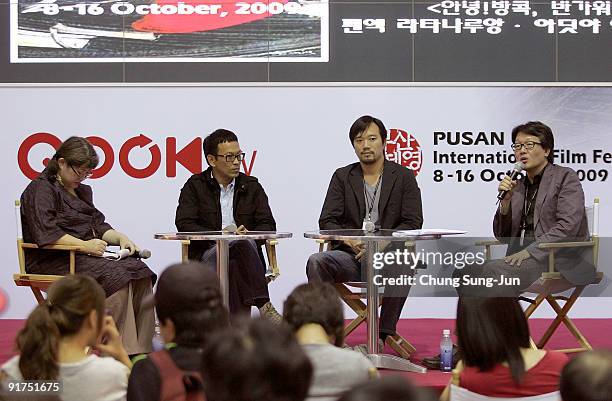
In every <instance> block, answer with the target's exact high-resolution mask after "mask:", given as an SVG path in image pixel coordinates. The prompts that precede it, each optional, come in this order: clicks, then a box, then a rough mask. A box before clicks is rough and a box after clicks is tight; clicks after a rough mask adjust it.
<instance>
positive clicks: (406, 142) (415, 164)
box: [385, 128, 423, 176]
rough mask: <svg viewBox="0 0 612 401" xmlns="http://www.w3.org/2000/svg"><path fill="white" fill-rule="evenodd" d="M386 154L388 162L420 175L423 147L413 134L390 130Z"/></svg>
mask: <svg viewBox="0 0 612 401" xmlns="http://www.w3.org/2000/svg"><path fill="white" fill-rule="evenodd" d="M385 152H386V154H387V159H388V160H390V161H393V162H396V163H398V164H401V165H402V166H404V167H407V168H409V169H411V170H413V171H414V175H415V176H416V175H419V172H420V171H421V166H422V165H423V153H422V152H421V145H420V144H419V142H418V141H417V140H416V138H415V137H414V136H413V135H412V134H411V133H409V132H406V131H404V130H401V129H397V128H392V129H390V130H389V133H388V134H387V146H386V149H385Z"/></svg>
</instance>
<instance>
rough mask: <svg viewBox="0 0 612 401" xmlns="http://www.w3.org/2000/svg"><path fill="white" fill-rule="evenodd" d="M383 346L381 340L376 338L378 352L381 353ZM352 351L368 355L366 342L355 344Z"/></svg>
mask: <svg viewBox="0 0 612 401" xmlns="http://www.w3.org/2000/svg"><path fill="white" fill-rule="evenodd" d="M384 347H385V344H384V343H383V340H381V339H380V338H379V339H378V352H379V353H382V351H383V348H384ZM353 350H354V351H357V352H359V353H361V354H363V355H366V356H367V355H368V345H367V344H359V345H356V346H355V347H354V348H353Z"/></svg>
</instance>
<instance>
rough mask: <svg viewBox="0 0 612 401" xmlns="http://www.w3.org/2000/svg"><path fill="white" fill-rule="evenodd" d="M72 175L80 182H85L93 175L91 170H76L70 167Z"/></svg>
mask: <svg viewBox="0 0 612 401" xmlns="http://www.w3.org/2000/svg"><path fill="white" fill-rule="evenodd" d="M70 168H71V169H72V171H73V172H74V174H76V176H77V177H79V178H80V179H82V180H85V179H87V178H89V177H91V176H92V175H93V170H89V169H88V170H80V171H79V170H76V169H75V168H74V166H70Z"/></svg>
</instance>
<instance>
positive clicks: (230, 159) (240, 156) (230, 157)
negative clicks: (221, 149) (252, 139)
mask: <svg viewBox="0 0 612 401" xmlns="http://www.w3.org/2000/svg"><path fill="white" fill-rule="evenodd" d="M244 155H245V154H244V153H238V154H237V155H233V154H231V153H228V154H227V155H215V156H217V157H225V161H226V162H228V163H233V162H234V160H238V161H239V162H241V161H243V160H244Z"/></svg>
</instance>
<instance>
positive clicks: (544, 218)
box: [457, 121, 595, 296]
mask: <svg viewBox="0 0 612 401" xmlns="http://www.w3.org/2000/svg"><path fill="white" fill-rule="evenodd" d="M512 142H513V143H512V145H511V147H512V150H513V151H514V155H515V156H516V159H517V161H519V162H521V163H522V165H523V171H524V173H525V177H524V178H523V179H521V180H514V181H513V180H512V179H511V178H510V177H509V176H506V177H505V178H504V179H503V180H502V181H501V182H500V184H499V188H498V189H499V190H500V191H501V190H503V191H508V192H507V193H506V195H505V196H504V198H503V199H502V200H501V201H500V204H499V207H498V208H497V210H496V212H495V217H494V220H493V232H494V234H495V237H496V238H497V239H498V240H500V241H501V242H504V243H507V244H508V249H507V252H506V257H505V258H503V259H500V260H492V261H489V262H487V263H485V264H484V265H481V266H480V267H477V270H478V271H479V273H480V274H484V275H486V276H493V277H497V278H499V277H500V276H501V275H503V276H504V277H507V278H519V279H520V285H513V286H503V288H502V287H500V288H497V289H495V291H493V292H494V293H495V295H511V296H518V295H519V294H520V293H521V292H523V291H524V290H525V289H527V288H528V287H529V286H530V285H531V284H533V283H534V282H535V281H536V280H538V279H539V278H540V276H541V274H542V272H544V271H546V270H547V269H548V251H547V250H546V249H540V248H538V244H539V243H542V242H560V241H584V240H586V239H588V237H589V231H588V225H587V218H586V213H585V209H584V192H583V190H582V184H581V183H580V180H579V179H578V175H577V174H576V172H575V171H574V170H572V169H571V168H569V167H562V166H558V165H556V164H553V153H554V146H555V142H554V137H553V133H552V130H551V129H550V128H549V127H548V126H547V125H545V124H543V123H541V122H539V121H532V122H528V123H526V124H522V125H519V126H517V127H516V128H514V129H513V130H512ZM590 252H591V251H590V249H587V248H584V249H581V250H580V251H576V250H575V249H567V250H565V251H558V252H556V253H555V266H556V269H557V270H558V271H559V272H560V273H561V274H562V275H563V276H564V277H565V278H566V279H567V280H568V281H569V282H571V283H574V284H577V285H582V284H589V283H591V282H592V280H593V279H594V278H595V269H594V267H593V265H592V263H590V262H589V261H591V260H592V256H591V253H590ZM463 270H464V271H463V272H462V273H461V274H465V273H469V272H470V270H471V269H463ZM457 274H459V273H457ZM466 291H467V290H466ZM500 291H502V292H503V293H502V294H499V292H500Z"/></svg>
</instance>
